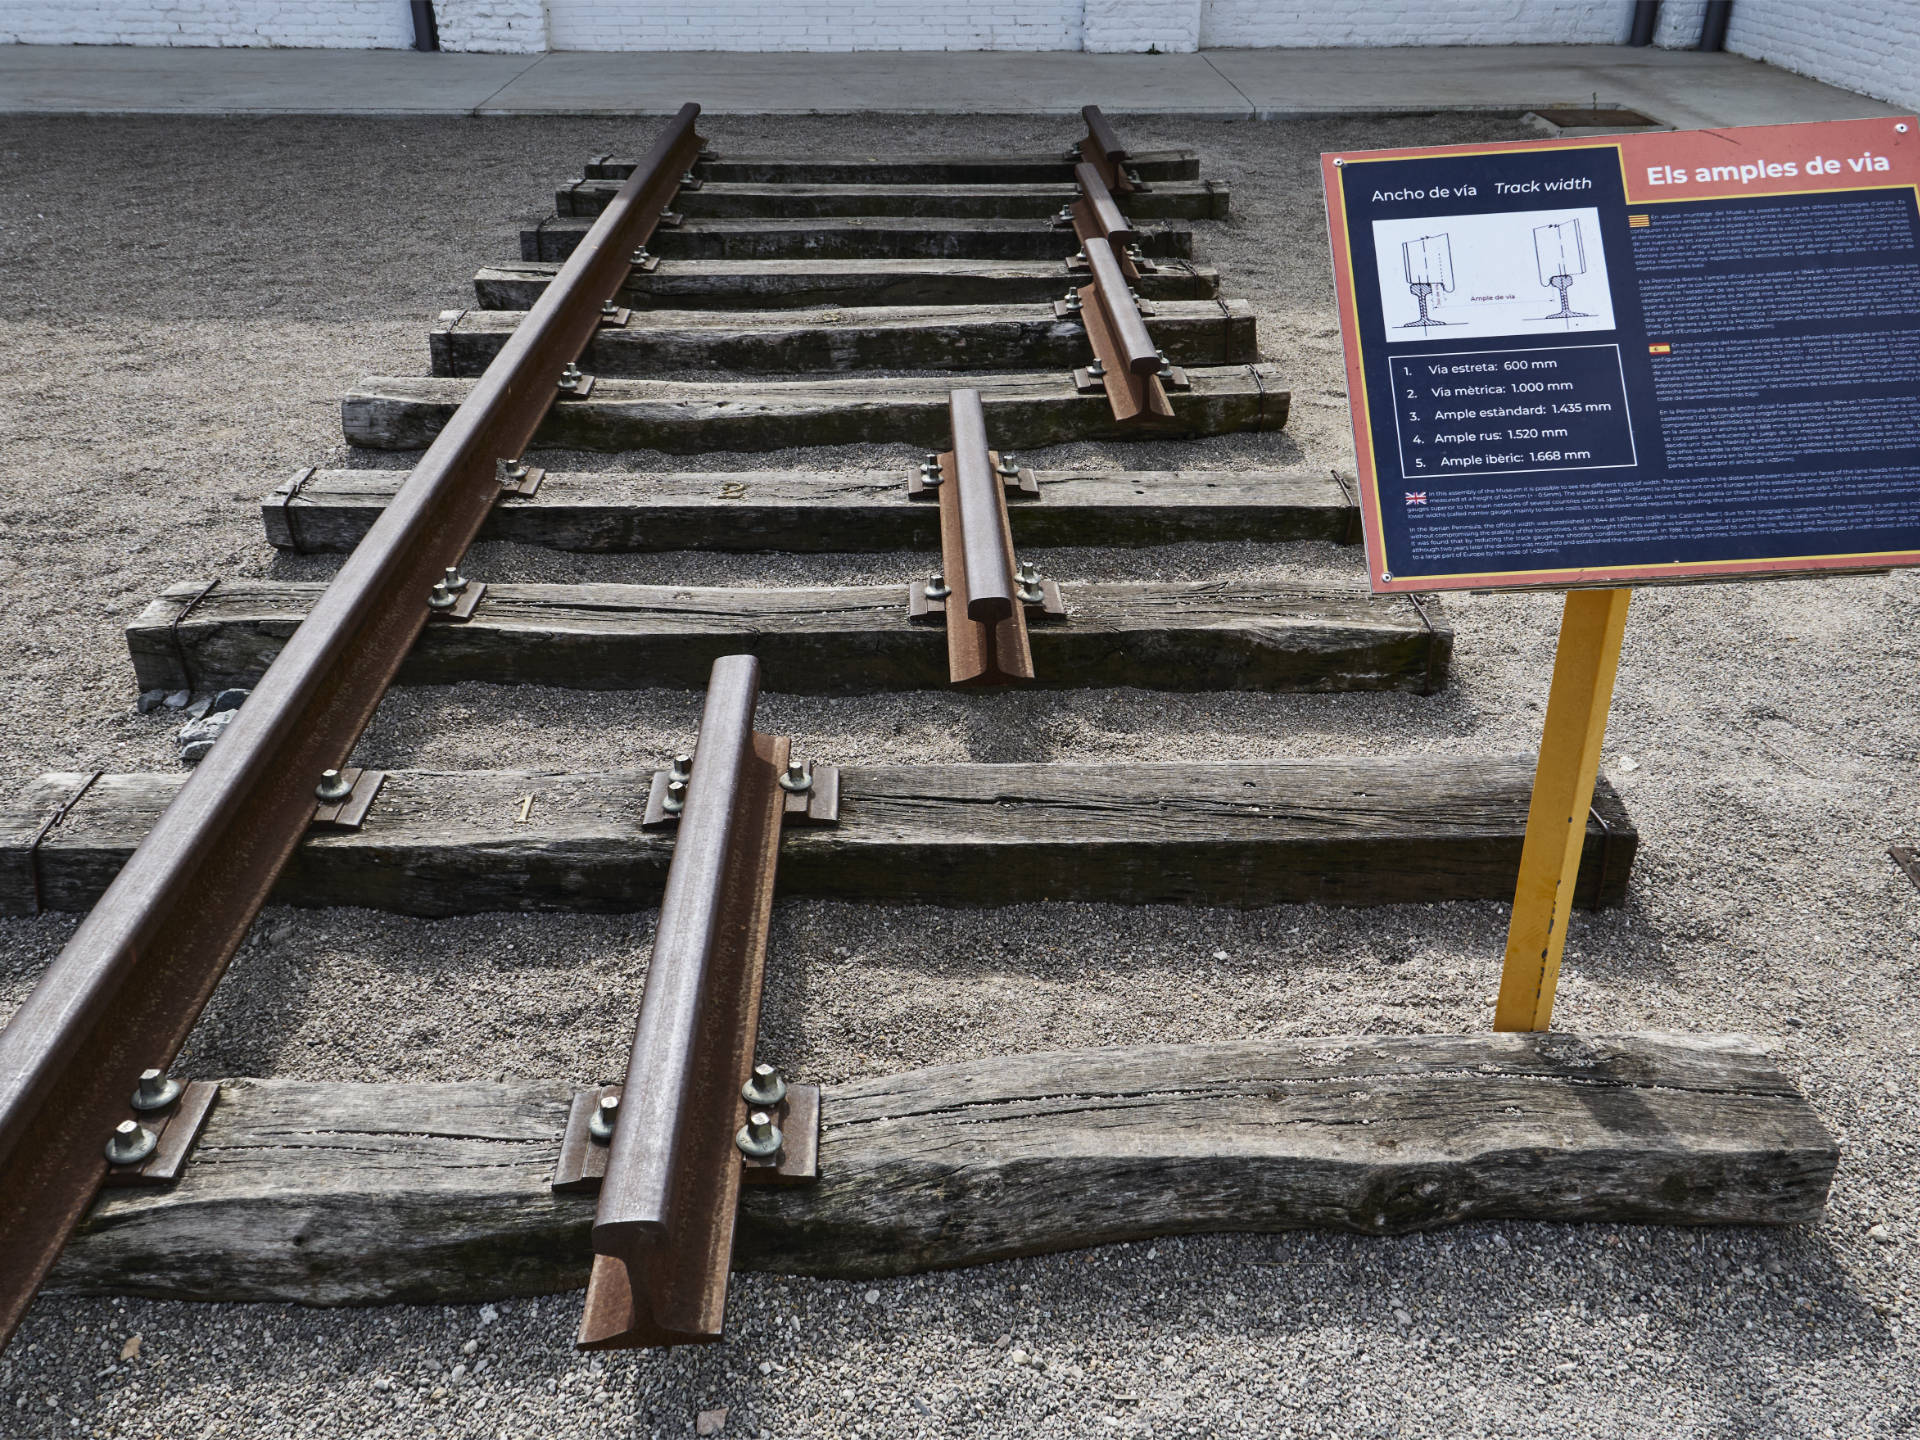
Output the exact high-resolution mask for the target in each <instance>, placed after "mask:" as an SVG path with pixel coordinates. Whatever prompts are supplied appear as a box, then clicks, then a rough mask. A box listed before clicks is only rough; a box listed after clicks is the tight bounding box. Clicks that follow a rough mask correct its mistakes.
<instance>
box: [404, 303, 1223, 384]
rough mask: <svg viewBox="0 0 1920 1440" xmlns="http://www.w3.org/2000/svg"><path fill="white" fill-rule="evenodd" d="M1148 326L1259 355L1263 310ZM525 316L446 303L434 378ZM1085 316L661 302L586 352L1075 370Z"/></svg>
mask: <svg viewBox="0 0 1920 1440" xmlns="http://www.w3.org/2000/svg"><path fill="white" fill-rule="evenodd" d="M1149 309H1150V312H1151V313H1150V317H1149V318H1148V320H1147V328H1148V330H1149V332H1150V333H1151V334H1152V336H1153V341H1154V343H1155V344H1156V345H1157V346H1159V347H1160V349H1161V350H1162V351H1163V352H1164V353H1165V354H1166V357H1167V358H1168V359H1169V360H1170V361H1172V362H1173V363H1174V364H1176V365H1187V366H1196V365H1232V364H1240V363H1244V362H1247V361H1252V360H1258V359H1259V358H1260V350H1259V345H1258V344H1257V342H1256V340H1255V328H1254V317H1253V307H1252V306H1251V305H1249V304H1248V303H1247V302H1246V301H1244V300H1165V301H1161V302H1159V303H1158V304H1156V305H1152V306H1150V307H1149ZM525 318H526V315H525V313H524V312H522V311H515V310H448V311H444V312H443V313H442V314H441V316H440V321H439V323H438V324H437V325H436V326H435V327H434V329H433V332H432V334H431V335H430V336H429V339H428V352H429V355H430V357H431V359H432V371H433V373H434V374H435V375H464V376H473V375H478V374H480V373H481V371H483V370H485V369H486V368H487V366H488V365H489V364H491V363H492V362H493V358H494V356H496V355H498V354H499V353H500V350H501V348H502V347H503V346H504V345H505V344H506V343H507V340H508V339H509V338H510V337H511V336H512V334H513V332H514V331H515V330H516V329H518V328H519V326H520V324H521V322H522V321H523V320H525ZM1092 355H1093V351H1092V350H1091V348H1089V346H1088V342H1087V331H1086V327H1085V326H1084V325H1082V324H1081V323H1080V319H1079V317H1078V316H1077V315H1073V314H1069V315H1066V316H1059V315H1056V314H1054V311H1053V306H1052V304H1051V303H1045V304H1028V305H912V306H903V305H887V306H868V307H860V308H854V309H826V310H772V311H751V310H748V311H733V310H720V311H709V310H652V311H647V312H645V313H642V314H636V315H633V316H631V317H629V319H628V321H627V323H626V324H625V325H622V326H608V327H603V328H601V329H600V330H599V331H598V332H596V333H595V335H594V337H593V339H592V340H590V341H588V343H587V348H586V349H585V351H583V352H582V354H581V356H580V368H581V369H583V370H585V371H586V372H587V373H588V374H590V375H609V376H610V375H624V376H633V375H648V374H657V373H660V372H662V371H680V370H729V371H734V372H736V373H740V374H754V373H762V374H776V373H777V374H789V375H794V374H805V373H807V372H809V371H831V370H940V371H948V372H950V371H971V370H1037V369H1042V368H1049V369H1067V370H1070V369H1072V368H1073V367H1074V366H1076V365H1084V364H1086V363H1087V361H1088V360H1089V359H1091V358H1092Z"/></svg>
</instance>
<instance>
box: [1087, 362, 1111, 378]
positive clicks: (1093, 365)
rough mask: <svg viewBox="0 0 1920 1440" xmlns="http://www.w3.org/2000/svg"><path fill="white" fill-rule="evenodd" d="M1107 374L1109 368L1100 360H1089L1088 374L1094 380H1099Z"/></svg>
mask: <svg viewBox="0 0 1920 1440" xmlns="http://www.w3.org/2000/svg"><path fill="white" fill-rule="evenodd" d="M1106 373H1107V367H1106V366H1104V365H1102V364H1101V363H1100V362H1099V361H1098V360H1089V361H1088V362H1087V374H1089V375H1091V376H1093V378H1094V379H1096V380H1098V379H1099V378H1100V377H1101V376H1103V375H1105V374H1106Z"/></svg>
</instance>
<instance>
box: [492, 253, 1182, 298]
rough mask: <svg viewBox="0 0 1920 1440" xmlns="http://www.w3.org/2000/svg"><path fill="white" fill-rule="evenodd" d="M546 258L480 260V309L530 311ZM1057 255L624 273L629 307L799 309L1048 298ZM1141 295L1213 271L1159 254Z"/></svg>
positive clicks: (712, 264) (544, 279)
mask: <svg viewBox="0 0 1920 1440" xmlns="http://www.w3.org/2000/svg"><path fill="white" fill-rule="evenodd" d="M559 269H560V266H559V263H558V262H556V261H552V260H519V261H512V262H509V263H507V264H503V265H489V266H486V267H485V268H483V269H482V270H480V271H479V272H478V273H477V274H476V275H475V276H474V278H473V291H474V296H475V302H476V303H477V304H478V305H479V306H480V307H481V308H482V309H485V310H531V309H532V308H533V306H534V303H535V302H536V301H537V300H539V298H540V297H541V295H543V294H544V293H545V292H546V288H547V286H548V285H550V284H551V283H552V282H553V277H554V275H555V274H557V273H558V272H559ZM1073 280H1074V276H1073V275H1072V274H1071V273H1069V271H1068V269H1067V267H1066V265H1065V264H1064V263H1063V261H1061V260H662V261H661V262H660V264H659V265H658V267H656V268H655V269H652V270H635V271H633V272H632V273H631V274H629V275H628V277H627V282H626V285H625V287H624V288H623V289H622V290H621V292H620V297H619V303H620V304H622V305H628V306H631V307H633V308H634V309H638V310H647V309H693V308H700V309H709V310H722V309H724V310H776V309H777V310H800V309H809V308H816V307H821V306H836V305H1019V304H1041V303H1046V304H1050V303H1051V302H1053V301H1055V300H1058V299H1060V298H1061V297H1062V296H1063V295H1065V294H1066V291H1067V288H1068V286H1069V285H1071V284H1072V283H1073ZM1134 289H1135V290H1136V291H1138V292H1139V294H1140V297H1141V298H1142V299H1144V300H1149V301H1152V300H1210V299H1212V298H1213V297H1214V296H1216V295H1218V294H1219V293H1220V272H1219V271H1218V270H1216V269H1215V268H1214V267H1213V266H1211V265H1195V264H1193V263H1192V262H1191V261H1188V260H1162V261H1161V262H1159V264H1158V265H1157V266H1156V267H1155V268H1154V269H1153V270H1151V271H1148V272H1147V273H1145V274H1143V275H1141V277H1140V280H1139V282H1138V283H1137V284H1136V285H1135V286H1134Z"/></svg>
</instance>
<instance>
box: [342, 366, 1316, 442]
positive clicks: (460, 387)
mask: <svg viewBox="0 0 1920 1440" xmlns="http://www.w3.org/2000/svg"><path fill="white" fill-rule="evenodd" d="M1187 375H1188V378H1189V379H1190V380H1191V381H1192V382H1193V388H1192V389H1191V390H1188V391H1182V392H1179V393H1177V394H1175V395H1174V396H1173V397H1172V399H1173V410H1174V419H1173V420H1172V421H1170V422H1164V423H1161V424H1159V425H1157V426H1156V427H1155V428H1153V429H1152V430H1150V431H1141V430H1136V429H1130V428H1128V427H1126V426H1122V425H1119V424H1117V423H1116V422H1115V421H1114V418H1113V411H1112V409H1111V407H1110V406H1109V405H1108V404H1107V398H1106V396H1105V395H1104V394H1102V393H1100V392H1097V391H1096V392H1094V393H1092V394H1087V395H1082V394H1080V393H1079V392H1078V391H1077V390H1075V389H1074V386H1073V378H1072V375H1071V374H1070V373H1069V372H1067V371H1065V370H1057V371H1055V370H1042V371H1034V372H1022V373H1018V374H1005V373H999V374H996V373H992V372H988V373H983V374H979V375H976V376H971V377H969V383H970V384H971V385H972V386H973V388H975V389H977V390H979V391H980V398H981V403H982V404H983V405H984V406H985V408H986V412H987V425H988V431H989V433H990V434H991V435H992V436H993V439H994V443H995V444H996V445H999V446H1001V447H1002V448H1004V449H1009V450H1020V449H1032V448H1034V447H1036V446H1040V445H1057V444H1061V443H1064V442H1065V441H1068V440H1091V439H1124V438H1126V437H1127V436H1130V435H1141V434H1151V435H1152V436H1154V437H1158V438H1168V437H1178V436H1183V435H1219V434H1226V433H1229V432H1232V431H1240V430H1278V429H1281V428H1282V427H1283V426H1285V424H1286V423H1287V411H1288V407H1289V405H1290V403H1291V401H1292V391H1291V390H1290V389H1288V387H1287V385H1286V383H1285V381H1284V380H1282V379H1281V376H1280V372H1279V368H1278V367H1277V366H1274V365H1269V364H1264V363H1262V364H1258V365H1222V366H1214V367H1209V368H1205V369H1195V370H1189V371H1188V372H1187ZM472 388H473V382H472V381H471V380H450V379H438V378H434V377H432V376H382V375H376V376H369V377H367V378H365V379H363V380H361V381H360V383H359V384H358V385H356V386H355V387H354V388H353V390H352V391H350V392H349V393H348V394H347V396H346V398H345V399H344V400H343V401H342V402H341V407H340V410H341V425H342V428H343V430H344V431H345V434H346V438H347V440H348V442H349V443H351V444H354V445H361V446H365V447H368V448H370V449H377V450H418V449H424V448H425V447H426V446H428V445H430V444H432V443H433V440H434V437H435V436H437V435H438V434H439V433H440V430H441V428H442V427H443V426H444V425H445V424H446V423H447V420H448V418H449V417H450V416H451V415H452V414H453V412H454V410H455V409H457V408H458V407H459V405H460V403H461V402H462V401H463V400H465V399H466V398H467V395H468V393H469V392H470V391H471V390H472ZM950 388H951V384H950V382H949V381H948V380H947V379H946V378H945V377H942V376H937V375H929V376H915V375H901V376H887V377H872V378H862V379H832V380H788V381H780V380H758V381H747V380H741V381H719V380H690V381H689V380H620V379H614V380H603V381H601V382H599V383H598V384H596V385H595V386H594V388H593V393H592V394H591V395H590V396H588V397H587V398H586V399H584V400H574V399H563V400H561V401H560V402H559V403H557V404H556V405H554V407H553V408H552V409H551V410H549V411H548V412H547V418H546V419H545V420H544V421H542V422H541V426H540V429H539V431H538V433H537V434H536V435H535V437H534V442H535V444H536V445H545V446H558V447H563V448H566V449H576V450H642V449H652V450H664V451H666V452H668V453H669V454H675V455H689V454H698V453H699V452H701V451H705V450H748V451H754V450H778V449H785V448H787V447H789V446H795V445H859V444H875V443H883V442H886V441H902V442H904V443H906V444H909V445H916V446H919V447H921V448H922V449H938V448H939V447H940V446H941V445H943V444H945V443H946V438H947V394H948V391H949V389H950Z"/></svg>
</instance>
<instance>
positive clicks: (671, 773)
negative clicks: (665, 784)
mask: <svg viewBox="0 0 1920 1440" xmlns="http://www.w3.org/2000/svg"><path fill="white" fill-rule="evenodd" d="M667 778H668V779H669V780H678V781H680V782H682V783H683V784H684V783H685V782H686V781H688V780H691V779H692V778H693V756H691V755H688V754H685V753H684V752H683V753H681V754H679V755H676V756H674V757H673V764H672V766H671V767H670V768H669V769H668V771H667Z"/></svg>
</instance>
